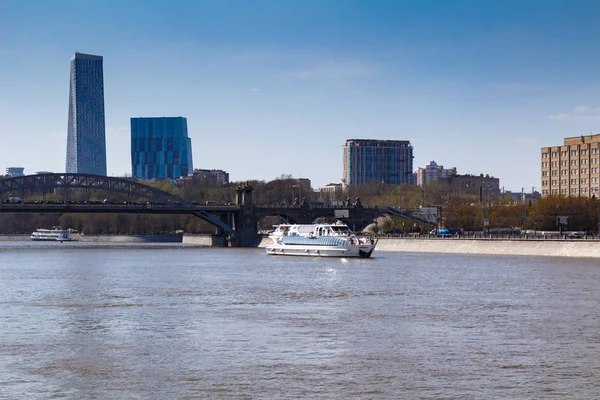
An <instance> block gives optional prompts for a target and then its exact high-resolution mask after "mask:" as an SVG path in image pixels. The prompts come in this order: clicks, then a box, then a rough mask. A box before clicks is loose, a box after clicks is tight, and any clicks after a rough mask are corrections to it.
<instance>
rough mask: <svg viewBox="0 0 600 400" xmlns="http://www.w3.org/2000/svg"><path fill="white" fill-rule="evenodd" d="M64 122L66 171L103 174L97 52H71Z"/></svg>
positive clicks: (101, 86)
mask: <svg viewBox="0 0 600 400" xmlns="http://www.w3.org/2000/svg"><path fill="white" fill-rule="evenodd" d="M68 123H69V125H68V128H67V163H66V164H67V165H66V171H67V172H69V173H79V174H95V175H106V134H105V129H104V78H103V68H102V57H101V56H94V55H90V54H83V53H75V54H74V55H73V57H71V86H70V91H69V122H68Z"/></svg>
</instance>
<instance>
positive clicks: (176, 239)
mask: <svg viewBox="0 0 600 400" xmlns="http://www.w3.org/2000/svg"><path fill="white" fill-rule="evenodd" d="M71 239H72V240H73V241H75V242H94V243H96V242H98V243H99V242H108V243H181V242H182V240H183V237H182V236H181V235H78V234H73V235H71ZM30 241H31V235H0V242H30Z"/></svg>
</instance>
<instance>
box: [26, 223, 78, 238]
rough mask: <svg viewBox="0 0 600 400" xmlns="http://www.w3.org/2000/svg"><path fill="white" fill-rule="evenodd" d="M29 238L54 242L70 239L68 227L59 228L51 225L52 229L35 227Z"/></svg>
mask: <svg viewBox="0 0 600 400" xmlns="http://www.w3.org/2000/svg"><path fill="white" fill-rule="evenodd" d="M31 240H36V241H54V242H67V241H70V240H72V239H71V230H70V229H60V227H57V226H55V227H53V228H52V229H37V230H36V231H35V232H33V233H32V234H31Z"/></svg>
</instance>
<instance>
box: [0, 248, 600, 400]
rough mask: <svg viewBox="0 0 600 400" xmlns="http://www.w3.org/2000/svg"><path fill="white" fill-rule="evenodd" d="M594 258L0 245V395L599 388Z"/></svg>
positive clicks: (518, 395) (451, 395)
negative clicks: (335, 256)
mask: <svg viewBox="0 0 600 400" xmlns="http://www.w3.org/2000/svg"><path fill="white" fill-rule="evenodd" d="M599 285H600V261H599V260H597V259H585V258H582V259H567V258H558V257H523V256H483V255H457V254H422V253H421V254H417V253H396V252H377V251H376V252H375V253H374V257H373V258H371V259H333V258H329V259H325V258H302V257H282V256H266V255H265V254H264V250H263V249H215V248H199V247H189V246H185V245H181V244H168V245H167V244H165V245H157V244H152V245H140V244H135V245H128V244H124V245H115V244H110V245H109V244H97V243H94V244H89V243H88V244H86V243H63V244H58V243H53V244H39V243H27V242H20V243H17V242H15V243H9V242H4V243H0V398H3V399H4V398H6V399H50V398H67V399H109V398H110V399H192V398H193V399H196V398H198V399H205V398H208V399H213V398H214V399H257V398H261V399H280V398H289V399H350V398H351V399H381V398H390V399H415V398H419V399H541V398H544V399H547V398H561V399H562V398H569V399H593V398H599V397H600V290H599Z"/></svg>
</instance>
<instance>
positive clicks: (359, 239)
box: [265, 223, 377, 257]
mask: <svg viewBox="0 0 600 400" xmlns="http://www.w3.org/2000/svg"><path fill="white" fill-rule="evenodd" d="M269 239H271V242H272V243H269V244H267V245H266V246H265V248H266V251H267V254H271V255H284V256H311V257H370V256H371V254H372V253H373V250H375V246H376V245H377V240H375V239H373V238H371V237H368V236H360V235H355V234H354V233H353V232H352V231H351V230H350V228H349V227H348V226H347V225H345V224H340V223H336V224H313V225H298V224H293V225H291V224H282V225H276V226H275V230H274V231H273V232H272V233H271V234H270V235H269Z"/></svg>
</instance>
